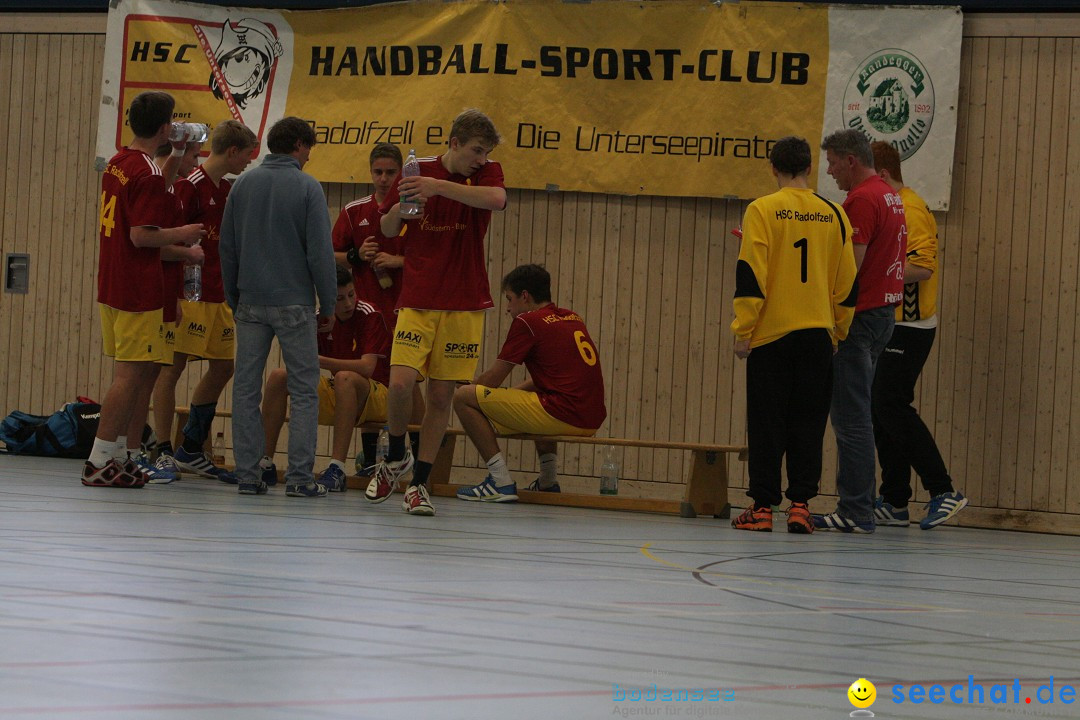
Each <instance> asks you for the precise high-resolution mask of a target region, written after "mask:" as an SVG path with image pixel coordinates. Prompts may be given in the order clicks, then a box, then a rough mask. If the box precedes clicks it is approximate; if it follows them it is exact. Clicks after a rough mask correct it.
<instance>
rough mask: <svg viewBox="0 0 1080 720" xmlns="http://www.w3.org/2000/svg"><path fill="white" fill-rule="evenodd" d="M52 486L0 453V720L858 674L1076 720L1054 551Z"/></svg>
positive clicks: (1066, 540) (760, 703) (965, 713)
mask: <svg viewBox="0 0 1080 720" xmlns="http://www.w3.org/2000/svg"><path fill="white" fill-rule="evenodd" d="M78 467H79V463H78V462H75V461H63V460H41V459H31V458H16V457H9V456H5V455H2V454H0V548H2V550H0V717H2V718H5V719H6V718H12V719H16V718H78V719H79V720H103V719H105V718H108V719H110V720H114V719H126V718H131V719H133V720H134V719H138V720H149V719H158V718H184V719H185V720H194V719H200V720H201V719H206V720H211V719H213V720H220V719H223V718H229V719H233V718H243V719H247V718H258V719H260V720H264V719H265V720H277V719H279V718H280V719H282V720H285V719H288V720H296V719H301V718H302V719H305V720H306V719H311V720H321V719H326V720H331V719H333V720H336V719H342V720H345V719H348V720H358V719H360V718H439V719H441V718H468V719H469V720H482V719H484V718H493V719H495V718H497V719H499V720H510V719H513V718H560V719H563V718H566V719H570V718H573V719H577V718H609V717H682V718H717V717H723V718H842V717H848V716H849V713H851V712H852V711H853V710H854V708H853V706H852V705H851V703H850V702H849V701H848V698H847V688H848V686H849V685H850V684H851V683H852V682H853V681H855V680H857V679H858V678H860V677H866V678H868V679H869V680H871V681H872V682H873V683H875V684H876V686H877V692H878V699H877V701H876V703H875V704H874V705H873V706H872V707H871V711H872V712H874V714H875V715H876V717H879V718H924V717H925V718H1009V717H1032V716H1034V717H1053V718H1067V717H1077V716H1080V703H1077V704H1072V705H1070V704H1065V703H1064V702H1063V701H1065V700H1071V699H1072V698H1073V697H1075V696H1070V695H1069V694H1068V693H1069V691H1070V690H1073V689H1074V688H1075V687H1076V686H1078V685H1080V538H1076V537H1061V536H1052V535H1034V534H1021V533H1011V532H992V531H983V530H968V529H959V528H951V527H944V528H940V529H938V530H935V531H932V532H922V531H920V530H919V529H918V528H917V527H912V528H909V529H902V528H883V529H880V530H879V531H878V532H877V534H875V535H872V536H843V535H833V534H825V533H820V534H816V535H814V536H810V537H804V536H794V535H788V534H787V533H786V532H775V533H772V534H752V533H741V532H736V531H734V530H731V529H730V527H728V525H727V522H726V521H720V520H711V519H709V520H706V519H697V520H682V519H679V518H674V517H666V516H657V515H645V514H629V513H614V512H603V511H588V510H574V509H561V508H554V507H544V506H529V505H517V506H489V505H482V506H477V505H473V504H467V503H463V502H460V501H456V500H453V499H449V498H436V499H435V503H436V507H437V508H438V511H439V514H438V515H437V516H436V517H434V518H417V517H410V516H408V515H406V514H405V513H403V512H402V511H401V509H400V502H399V497H400V496H397V495H395V496H394V497H393V498H391V500H390V501H388V502H386V503H384V504H382V505H378V506H369V505H368V504H367V503H366V502H365V501H364V500H363V498H362V496H361V493H359V492H357V491H351V492H349V493H347V494H345V495H344V496H341V495H337V496H331V497H329V498H326V499H319V500H311V499H301V498H286V497H285V496H284V493H283V492H282V490H281V488H280V486H279V487H278V488H276V489H275V490H273V491H272V492H271V494H270V495H267V496H263V497H240V496H238V495H236V493H235V488H232V487H228V486H225V485H221V484H216V483H213V482H211V481H202V480H186V481H181V482H179V483H176V484H174V485H171V486H156V487H147V488H145V489H143V490H111V489H91V488H84V487H82V486H81V485H80V484H79V483H78V482H77V481H76V480H75V477H76V474H77V472H78ZM969 675H970V676H973V678H974V679H973V680H971V681H969V679H968V678H969ZM1051 676H1053V677H1054V689H1053V692H1054V703H1053V704H1049V703H1046V704H1044V703H1041V702H1040V701H1039V698H1040V696H1039V695H1038V694H1037V693H1038V688H1039V686H1040V685H1048V684H1049V683H1050V677H1051ZM1017 679H1018V680H1020V683H1021V684H1020V688H1019V690H1016V689H1015V688H1014V681H1015V680H1017ZM935 683H939V684H942V685H943V686H944V691H943V692H944V693H945V694H944V701H943V702H939V703H936V704H935V703H932V702H931V701H930V700H929V693H930V692H931V687H930V686H932V685H934V684H935ZM969 684H970V685H972V686H973V687H972V688H970V689H969V687H968V686H969ZM954 685H962V687H961V688H960V689H953V686H954ZM995 685H998V686H1004V689H1003V688H1001V687H999V688H998V689H995V687H994V686H995ZM654 686H655V687H654ZM894 686H899V688H898V689H896V690H894ZM918 686H921V688H922V690H924V691H925V692H926V693H928V696H927V697H926V698H924V699H923V702H922V703H921V704H913V703H912V702H911V701H910V700H909V696H911V695H912V694H913V691H914V694H915V695H917V693H918V690H919V687H918ZM974 686H981V687H982V688H983V692H984V702H983V703H982V704H975V705H972V704H969V703H968V701H969V699H974V700H976V701H978V697H977V696H975V695H969V694H971V693H976V692H977V691H978V687H974ZM695 690H696V691H697V694H696V695H693V697H695V698H697V697H702V698H705V699H700V700H697V701H690V700H684V699H672V700H668V701H662V700H660V699H658V700H655V701H654V700H651V699H646V700H637V701H635V700H631V699H630V698H632V697H635V696H637V695H638V694H639V693H641V692H644V694H645V697H646V698H650V696H651V695H652V694H653V693H656V694H657V696H659V697H663V696H664V693H665V691H670V692H671V694H672V695H673V696H674V697H675V698H678V697H679V693H680V692H682V693H684V696H685V697H691V693H694V692H695ZM950 691H952V692H953V694H954V695H955V696H956V697H959V698H960V699H961V700H962V701H963V704H954V703H953V702H952V700H951V699H950V696H949V693H950ZM897 692H898V693H900V694H901V696H902V697H903V699H904V702H903V703H896V702H894V699H895V698H896V697H897V694H896V693H897ZM620 693H622V694H623V696H624V698H625V699H617V698H618V697H619V694H620ZM994 693H997V694H996V696H994ZM1014 695H1015V697H1016V698H1018V699H1019V703H1017V702H1014ZM992 696H993V697H997V698H998V699H1000V700H1004V702H999V703H996V704H995V703H994V702H993V701H992ZM710 697H711V698H712V699H711V700H710V699H708V698H710ZM935 697H937V698H938V699H939V700H941V699H942V697H941V696H940V695H938V696H935ZM1029 697H1030V698H1031V701H1032V702H1031V703H1030V704H1028V703H1025V699H1026V698H1029ZM1047 697H1048V696H1047V689H1044V690H1043V691H1042V695H1041V698H1042V699H1044V700H1045V699H1046V698H1047Z"/></svg>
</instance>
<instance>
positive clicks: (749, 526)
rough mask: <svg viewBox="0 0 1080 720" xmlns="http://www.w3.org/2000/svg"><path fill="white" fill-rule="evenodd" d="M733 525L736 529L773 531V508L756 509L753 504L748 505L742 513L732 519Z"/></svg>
mask: <svg viewBox="0 0 1080 720" xmlns="http://www.w3.org/2000/svg"><path fill="white" fill-rule="evenodd" d="M731 527H733V528H735V529H736V530H757V531H759V532H772V508H767V507H766V508H759V509H757V510H755V509H754V507H753V506H751V507H748V508H746V510H744V511H743V514H742V515H740V516H739V517H737V518H735V519H734V520H732V521H731Z"/></svg>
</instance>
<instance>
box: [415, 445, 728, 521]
mask: <svg viewBox="0 0 1080 720" xmlns="http://www.w3.org/2000/svg"><path fill="white" fill-rule="evenodd" d="M464 434H465V433H464V431H463V430H459V429H457V428H450V429H449V430H447V432H446V437H445V438H444V440H443V445H442V447H441V448H439V454H438V457H437V458H436V461H435V464H434V465H433V466H432V469H431V492H432V494H433V495H438V496H441V497H453V496H455V495H456V494H457V491H458V489H459V488H460V487H462V486H461V485H455V484H452V483H450V466H451V465H452V462H453V457H454V446H455V443H456V441H457V438H458V437H459V436H462V435H464ZM500 437H502V438H504V439H507V440H529V441H534V440H546V441H549V442H557V443H559V444H560V445H563V444H572V443H577V444H579V445H612V446H615V447H636V448H654V449H658V450H687V451H689V452H690V453H691V455H692V463H691V466H690V474H689V476H688V477H687V479H686V486H685V488H684V490H683V497H682V500H659V499H652V498H632V497H621V496H619V495H592V494H583V493H566V492H562V493H545V492H536V491H533V490H520V489H519V490H518V493H517V494H518V498H519V499H520V501H521V502H527V503H537V504H541V505H562V506H567V507H584V508H599V509H605V510H635V511H640V512H659V513H671V514H678V515H679V516H680V517H686V518H692V517H697V516H698V515H712V516H713V517H718V518H728V517H730V516H731V505H730V504H729V503H728V498H727V492H728V472H727V459H726V457H725V456H726V455H728V454H735V455H737V457H738V458H739V459H740V460H746V446H745V445H708V444H704V443H685V442H666V441H659V440H632V439H625V438H604V437H581V436H574V435H503V436H500Z"/></svg>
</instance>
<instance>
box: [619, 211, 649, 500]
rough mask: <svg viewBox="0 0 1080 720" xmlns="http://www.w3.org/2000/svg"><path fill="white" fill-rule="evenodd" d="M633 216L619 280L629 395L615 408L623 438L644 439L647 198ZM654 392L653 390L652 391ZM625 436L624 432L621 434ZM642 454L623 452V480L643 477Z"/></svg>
mask: <svg viewBox="0 0 1080 720" xmlns="http://www.w3.org/2000/svg"><path fill="white" fill-rule="evenodd" d="M633 206H634V215H633V217H632V218H630V219H629V220H628V221H624V222H623V238H624V242H626V243H627V245H629V247H630V248H631V253H632V254H633V257H634V261H633V262H634V264H633V272H632V274H630V275H628V276H626V277H624V278H620V280H621V281H622V283H623V287H624V288H625V289H624V292H626V294H627V300H628V302H627V305H626V312H627V313H629V314H630V334H629V336H628V337H627V342H628V343H629V344H628V348H627V349H628V351H629V352H628V357H627V364H626V394H625V395H624V396H623V401H622V402H623V405H622V406H621V407H616V408H615V409H614V412H615V413H616V415H619V414H622V415H623V432H624V433H625V435H624V437H630V438H644V437H648V436H647V435H646V434H644V433H645V432H646V430H645V427H644V423H643V419H642V416H643V415H644V414H645V406H644V405H645V397H644V395H645V384H644V382H643V377H644V374H645V369H644V364H645V360H644V354H643V353H642V352H641V348H643V347H644V345H645V338H646V337H648V336H647V334H646V332H647V322H646V320H647V314H648V295H647V293H648V289H649V284H650V281H651V280H652V277H651V273H650V268H651V264H650V257H651V244H650V242H649V239H650V232H649V230H650V222H651V217H652V212H651V206H650V203H649V199H648V198H644V197H640V196H639V197H636V198H634V200H633ZM650 390H651V388H650ZM620 435H622V433H620ZM640 455H641V453H639V452H638V450H637V449H636V448H627V449H626V452H624V453H623V456H622V457H623V461H622V466H621V470H622V472H623V477H626V478H632V479H639V478H641V479H649V478H642V475H641V468H640V466H639V463H638V458H639V456H640Z"/></svg>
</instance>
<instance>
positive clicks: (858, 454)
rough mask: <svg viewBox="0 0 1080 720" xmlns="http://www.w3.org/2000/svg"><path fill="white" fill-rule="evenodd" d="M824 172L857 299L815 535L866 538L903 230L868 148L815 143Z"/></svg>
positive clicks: (836, 383) (900, 280)
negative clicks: (877, 384) (875, 407)
mask: <svg viewBox="0 0 1080 720" xmlns="http://www.w3.org/2000/svg"><path fill="white" fill-rule="evenodd" d="M821 149H822V150H824V151H825V158H826V160H827V162H828V173H829V175H831V176H832V178H833V180H835V181H836V185H837V187H839V188H840V189H841V190H844V191H846V192H847V194H848V195H847V198H846V199H845V200H844V212H846V213H847V216H848V218H849V219H850V220H851V228H852V243H853V244H852V249H853V250H854V251H855V265H856V266H857V267H858V269H859V271H858V275H857V276H856V281H857V282H858V286H859V296H858V300H857V301H856V304H855V318H854V319H853V320H852V321H851V329H850V330H849V331H848V336H847V339H845V340H843V341H842V342H840V344H839V346H838V348H837V352H836V355H835V356H834V357H833V397H832V409H831V411H830V414H831V418H832V424H833V431H834V432H835V433H836V447H837V454H838V458H837V469H836V492H837V494H838V495H839V496H840V499H839V502H838V503H837V506H836V511H835V512H832V513H829V514H827V515H815V516H814V526H815V527H816V528H817V529H818V530H835V531H838V532H845V533H872V532H874V485H875V480H876V470H877V467H876V462H875V458H874V427H873V422H872V419H871V412H870V393H871V388H872V386H873V382H874V369H875V367H876V365H877V359H878V357H879V356H880V355H881V352H882V350H884V349H885V345H886V343H888V342H889V338H890V337H891V336H892V331H893V325H894V322H895V321H894V309H893V308H894V307H895V306H896V305H897V304H898V303H900V302H901V301H902V300H903V297H904V259H905V256H906V253H907V225H906V224H905V221H904V202H903V200H901V199H900V196H899V195H898V194H897V193H896V191H895V190H893V189H892V188H891V187H889V185H888V184H887V183H886V182H885V181H884V180H882V179H881V177H880V176H878V174H877V172H875V170H874V154H873V152H872V151H871V149H870V141H869V140H867V139H866V137H865V136H864V135H863V134H862V133H861V132H859V131H858V130H840V131H838V132H834V133H833V134H831V135H829V136H828V137H826V138H825V140H824V142H822V143H821Z"/></svg>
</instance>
